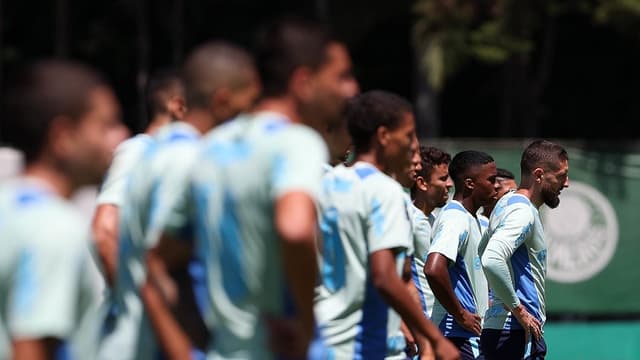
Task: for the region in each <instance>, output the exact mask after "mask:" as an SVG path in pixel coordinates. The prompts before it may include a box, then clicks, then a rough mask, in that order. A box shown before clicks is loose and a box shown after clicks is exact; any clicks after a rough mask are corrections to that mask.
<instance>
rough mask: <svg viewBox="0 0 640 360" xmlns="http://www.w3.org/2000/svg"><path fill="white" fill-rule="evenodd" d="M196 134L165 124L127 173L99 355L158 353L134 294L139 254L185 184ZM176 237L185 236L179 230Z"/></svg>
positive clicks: (141, 276) (139, 277)
mask: <svg viewBox="0 0 640 360" xmlns="http://www.w3.org/2000/svg"><path fill="white" fill-rule="evenodd" d="M199 137H200V134H199V132H198V131H197V130H196V129H195V128H193V127H192V126H191V125H189V124H187V123H184V122H172V123H169V124H167V125H165V126H163V127H162V128H160V129H159V130H158V132H156V134H155V135H154V136H153V140H152V141H148V142H147V143H146V145H147V146H146V147H145V148H144V150H143V151H142V152H141V155H140V157H139V159H138V162H137V164H136V165H135V167H134V169H133V170H132V171H131V174H130V176H129V178H128V180H127V184H126V190H125V194H126V196H125V198H124V201H123V203H122V205H121V206H120V222H119V225H120V226H119V242H118V269H117V274H116V281H115V286H114V289H113V295H112V299H110V301H112V302H113V303H112V304H111V307H110V313H109V314H108V315H107V316H106V319H105V331H104V336H103V339H102V344H101V348H100V351H99V357H100V359H109V358H118V359H136V360H138V359H152V358H154V357H156V356H157V354H158V351H159V346H158V345H157V343H156V341H155V336H154V335H153V333H152V330H151V327H150V324H149V321H148V319H147V317H146V314H145V313H144V308H143V304H142V301H141V299H140V294H139V287H140V285H142V283H143V282H144V280H145V278H146V266H145V254H146V252H147V251H148V250H149V249H150V248H152V247H153V246H154V245H155V244H156V243H157V241H158V240H159V235H160V233H161V229H162V228H163V227H164V224H165V223H166V222H168V221H170V220H171V219H170V218H169V214H170V211H169V210H170V209H171V208H172V207H173V204H174V203H175V202H176V200H177V198H178V194H179V193H181V189H183V188H185V187H186V182H187V179H188V175H189V173H190V170H191V166H192V164H193V160H194V159H195V154H196V153H197V149H198V146H197V145H198V139H199ZM181 238H186V239H190V238H191V236H190V235H189V234H183V236H181ZM192 265H193V266H194V267H195V268H196V269H195V270H196V271H194V274H199V273H200V274H201V273H202V271H197V261H195V262H194V264H192ZM190 266H191V265H190ZM191 280H192V281H193V287H194V289H193V290H194V292H195V293H196V294H197V293H201V292H202V290H198V289H200V288H203V287H204V279H202V278H200V279H197V278H193V279H191ZM200 304H205V302H203V301H200V302H199V303H198V305H200ZM201 306H202V307H203V306H204V305H201Z"/></svg>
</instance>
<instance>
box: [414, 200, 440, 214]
mask: <svg viewBox="0 0 640 360" xmlns="http://www.w3.org/2000/svg"><path fill="white" fill-rule="evenodd" d="M413 205H414V206H415V207H417V208H418V209H420V211H422V213H423V214H424V215H425V216H429V215H430V214H431V213H432V212H433V209H435V208H434V207H433V206H431V205H430V204H429V202H427V201H424V200H422V199H420V198H416V200H415V201H414V202H413Z"/></svg>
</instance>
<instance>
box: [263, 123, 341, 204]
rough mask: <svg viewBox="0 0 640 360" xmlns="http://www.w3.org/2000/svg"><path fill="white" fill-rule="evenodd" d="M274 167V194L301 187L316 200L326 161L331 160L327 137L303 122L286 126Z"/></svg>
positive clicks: (279, 139) (276, 153) (276, 196)
mask: <svg viewBox="0 0 640 360" xmlns="http://www.w3.org/2000/svg"><path fill="white" fill-rule="evenodd" d="M276 141H279V142H280V143H279V144H278V149H277V150H276V152H275V153H274V155H273V159H272V161H273V166H272V169H271V184H272V189H271V191H272V194H271V196H272V198H274V199H275V198H278V197H280V196H282V195H284V194H286V193H288V192H292V191H301V192H305V193H307V194H309V196H311V197H312V198H313V199H314V200H316V199H317V198H318V196H319V194H320V190H321V184H322V175H323V173H324V170H323V165H324V164H325V163H327V161H328V152H327V147H326V145H325V143H324V140H322V138H321V137H320V135H318V134H317V133H315V131H313V130H311V129H308V128H303V127H302V126H291V127H290V128H288V129H286V130H283V133H282V134H281V136H278V137H277V138H276Z"/></svg>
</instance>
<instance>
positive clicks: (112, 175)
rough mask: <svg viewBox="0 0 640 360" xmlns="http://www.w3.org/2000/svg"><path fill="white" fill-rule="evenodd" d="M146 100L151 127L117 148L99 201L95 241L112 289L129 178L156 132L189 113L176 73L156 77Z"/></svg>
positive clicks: (180, 81)
mask: <svg viewBox="0 0 640 360" xmlns="http://www.w3.org/2000/svg"><path fill="white" fill-rule="evenodd" d="M146 98H147V111H148V114H149V124H148V125H147V127H146V129H145V131H144V133H141V134H138V135H136V136H134V137H132V138H130V139H128V140H126V141H124V142H123V143H122V144H120V145H119V146H118V147H117V148H116V151H115V154H114V157H113V160H112V162H111V166H110V167H109V171H108V173H107V177H106V178H105V180H104V181H103V183H102V186H101V187H100V192H99V194H98V197H97V199H96V204H97V206H96V211H95V214H94V216H93V222H92V231H93V239H94V242H95V245H96V249H97V253H98V258H99V260H100V265H101V266H100V267H101V269H102V270H103V274H104V276H105V280H106V281H107V284H108V285H109V286H112V285H113V278H114V276H115V272H116V263H117V251H118V217H119V208H120V206H122V203H123V201H124V197H125V188H126V182H127V179H128V175H129V174H131V172H132V171H133V169H134V168H135V167H136V165H137V164H138V161H139V160H140V158H141V157H142V153H143V152H144V150H145V149H146V148H147V146H148V145H149V143H150V142H151V141H153V138H152V135H153V134H154V133H155V131H156V130H157V129H159V128H160V127H162V126H164V125H166V124H168V123H169V122H171V121H173V120H181V119H182V117H183V116H184V112H185V110H186V107H185V98H184V85H183V84H182V79H181V78H180V76H179V75H178V74H177V73H176V72H175V71H169V70H166V71H161V72H158V73H157V74H156V75H154V76H153V77H152V78H151V80H150V81H149V83H148V84H147V88H146Z"/></svg>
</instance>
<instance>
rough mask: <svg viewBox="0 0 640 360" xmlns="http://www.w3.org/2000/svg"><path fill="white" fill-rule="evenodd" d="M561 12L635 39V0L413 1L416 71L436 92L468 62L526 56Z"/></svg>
mask: <svg viewBox="0 0 640 360" xmlns="http://www.w3.org/2000/svg"><path fill="white" fill-rule="evenodd" d="M567 13H577V14H582V15H583V16H587V18H590V19H592V20H593V22H594V25H596V26H611V27H613V28H614V29H616V30H618V31H620V33H622V34H623V35H628V36H631V37H633V38H635V39H636V40H640V38H639V37H638V34H640V0H550V1H540V0H416V1H415V5H414V14H415V15H416V21H415V24H414V27H413V39H414V44H415V47H416V49H417V51H418V53H419V54H420V60H421V69H422V70H423V73H424V74H425V75H426V77H427V80H428V81H429V83H430V84H431V86H432V87H434V88H435V89H436V90H438V89H441V88H442V87H443V86H444V83H445V81H446V79H447V78H448V77H449V76H451V75H452V74H454V73H456V72H457V71H458V70H459V69H460V68H461V67H462V66H464V65H465V64H466V63H467V62H469V61H471V60H476V61H480V62H484V63H492V64H500V63H503V62H505V61H507V60H508V59H509V58H511V57H512V56H514V55H521V56H522V55H524V56H528V55H530V54H531V53H532V50H533V49H534V48H535V47H536V46H537V45H538V44H537V43H536V39H537V38H536V35H537V34H539V33H540V32H541V31H545V30H546V29H545V26H546V25H547V23H548V21H549V20H550V19H553V18H554V17H557V16H560V15H563V14H567ZM538 38H539V37H538Z"/></svg>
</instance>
